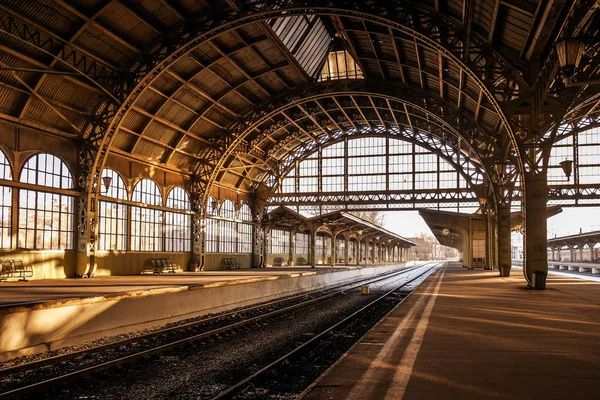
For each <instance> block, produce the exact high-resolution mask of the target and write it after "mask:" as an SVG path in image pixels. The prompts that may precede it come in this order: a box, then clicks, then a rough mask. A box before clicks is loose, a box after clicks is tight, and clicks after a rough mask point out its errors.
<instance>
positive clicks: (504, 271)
mask: <svg viewBox="0 0 600 400" xmlns="http://www.w3.org/2000/svg"><path fill="white" fill-rule="evenodd" d="M499 270H500V276H501V277H503V278H507V277H509V276H510V270H511V266H510V265H503V266H501V267H500V268H499Z"/></svg>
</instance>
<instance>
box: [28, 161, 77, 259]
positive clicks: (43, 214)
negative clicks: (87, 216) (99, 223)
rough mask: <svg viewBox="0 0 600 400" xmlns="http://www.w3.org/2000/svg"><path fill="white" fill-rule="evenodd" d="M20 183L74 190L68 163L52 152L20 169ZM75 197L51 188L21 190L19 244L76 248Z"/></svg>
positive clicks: (32, 247) (55, 248)
mask: <svg viewBox="0 0 600 400" xmlns="http://www.w3.org/2000/svg"><path fill="white" fill-rule="evenodd" d="M21 182H23V183H29V184H32V185H38V186H45V187H49V188H54V189H72V188H73V178H72V176H71V172H70V171H69V169H68V168H67V166H66V164H65V163H64V162H62V160H60V159H59V158H58V157H55V156H53V155H51V154H45V153H42V154H36V155H34V156H33V157H31V158H30V159H29V160H28V161H27V163H26V164H25V166H24V167H23V170H22V171H21ZM73 210H74V201H73V197H71V196H67V195H63V194H58V193H52V190H49V191H38V190H27V189H23V190H20V191H19V247H20V248H27V249H41V250H58V249H72V248H73Z"/></svg>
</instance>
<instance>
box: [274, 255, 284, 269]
mask: <svg viewBox="0 0 600 400" xmlns="http://www.w3.org/2000/svg"><path fill="white" fill-rule="evenodd" d="M273 266H274V267H287V262H286V261H285V260H284V259H283V257H275V259H274V260H273Z"/></svg>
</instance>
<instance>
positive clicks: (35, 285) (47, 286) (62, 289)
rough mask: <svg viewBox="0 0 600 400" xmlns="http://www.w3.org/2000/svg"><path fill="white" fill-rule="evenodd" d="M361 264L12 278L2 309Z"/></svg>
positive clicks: (1, 295)
mask: <svg viewBox="0 0 600 400" xmlns="http://www.w3.org/2000/svg"><path fill="white" fill-rule="evenodd" d="M357 268H362V267H360V266H349V267H345V266H336V267H331V266H321V267H317V268H310V267H282V268H260V269H258V268H247V269H238V270H231V271H203V272H188V271H186V272H182V271H178V272H177V273H176V274H170V273H163V274H161V275H157V274H140V275H125V276H122V275H121V276H119V275H114V276H97V277H95V278H92V279H79V278H66V279H37V280H31V281H29V282H18V281H15V280H11V281H9V282H2V283H0V289H1V290H0V309H4V308H8V307H14V306H25V305H37V306H43V304H45V303H54V302H55V301H56V300H61V301H65V300H70V301H75V300H83V299H86V298H93V297H98V296H108V295H119V294H135V293H140V292H145V293H146V294H148V292H149V291H150V292H152V291H157V292H161V293H164V290H161V289H167V288H181V287H186V288H187V287H213V286H218V285H237V284H242V283H248V282H260V281H262V280H270V279H280V278H287V277H297V276H308V275H314V274H323V273H330V272H335V271H342V270H354V269H357Z"/></svg>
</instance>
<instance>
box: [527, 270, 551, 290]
mask: <svg viewBox="0 0 600 400" xmlns="http://www.w3.org/2000/svg"><path fill="white" fill-rule="evenodd" d="M547 278H548V273H546V272H537V271H536V272H534V273H533V274H532V275H531V288H532V289H536V290H544V289H546V279H547Z"/></svg>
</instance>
